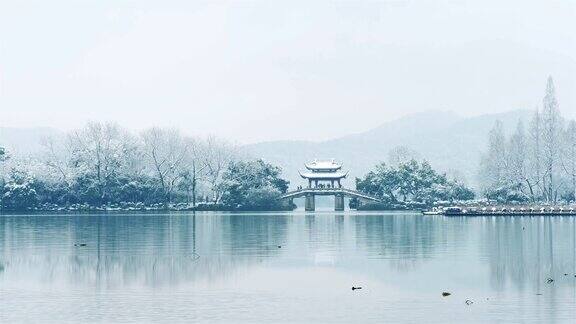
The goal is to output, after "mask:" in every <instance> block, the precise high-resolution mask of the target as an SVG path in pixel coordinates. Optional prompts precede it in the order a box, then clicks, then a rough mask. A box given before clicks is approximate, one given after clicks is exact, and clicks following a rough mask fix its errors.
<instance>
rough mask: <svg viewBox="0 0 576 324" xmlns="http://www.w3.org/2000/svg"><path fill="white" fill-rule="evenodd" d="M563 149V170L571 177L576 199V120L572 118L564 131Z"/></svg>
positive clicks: (575, 199) (573, 197)
mask: <svg viewBox="0 0 576 324" xmlns="http://www.w3.org/2000/svg"><path fill="white" fill-rule="evenodd" d="M562 147H563V148H564V149H563V151H562V159H561V160H562V161H561V162H562V170H564V172H565V173H566V174H567V175H568V177H569V178H570V184H571V189H572V190H571V196H572V197H570V198H571V199H572V200H573V201H576V121H574V120H571V121H570V122H569V123H568V126H567V127H566V130H565V131H564V136H563V145H562Z"/></svg>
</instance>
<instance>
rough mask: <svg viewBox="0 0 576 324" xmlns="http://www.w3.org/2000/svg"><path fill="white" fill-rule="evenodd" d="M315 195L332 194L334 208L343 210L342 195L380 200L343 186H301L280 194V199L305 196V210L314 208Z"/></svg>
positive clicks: (365, 199) (363, 199)
mask: <svg viewBox="0 0 576 324" xmlns="http://www.w3.org/2000/svg"><path fill="white" fill-rule="evenodd" d="M316 196H334V210H336V211H341V210H344V197H345V196H346V197H350V198H358V199H360V201H375V202H381V200H380V199H378V198H376V197H373V196H370V195H367V194H365V193H362V192H359V191H356V190H350V189H345V188H326V187H324V188H312V187H311V188H302V189H298V190H294V191H290V192H287V193H285V194H284V195H282V196H281V197H280V198H281V199H290V200H292V199H294V198H301V197H305V199H306V201H305V204H304V209H305V210H306V211H314V210H315V208H316V206H315V205H316V204H315V197H316Z"/></svg>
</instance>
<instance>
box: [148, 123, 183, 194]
mask: <svg viewBox="0 0 576 324" xmlns="http://www.w3.org/2000/svg"><path fill="white" fill-rule="evenodd" d="M141 138H142V143H143V152H144V157H145V159H146V162H147V165H148V168H149V170H150V173H151V174H152V175H153V176H154V177H155V178H156V179H157V180H158V183H159V184H160V187H161V189H162V193H163V196H164V201H165V203H166V204H169V203H170V202H171V201H172V195H173V193H174V191H175V190H176V189H177V187H178V185H179V181H180V180H181V179H182V178H183V177H184V174H185V172H186V167H185V159H186V156H187V154H188V142H187V141H185V140H184V137H183V136H182V135H181V134H180V132H179V131H177V130H166V129H161V128H156V127H155V128H150V129H147V130H145V131H144V132H142V134H141Z"/></svg>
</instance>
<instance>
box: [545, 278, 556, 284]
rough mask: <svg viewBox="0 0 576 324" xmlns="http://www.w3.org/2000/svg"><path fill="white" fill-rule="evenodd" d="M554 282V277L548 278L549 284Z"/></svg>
mask: <svg viewBox="0 0 576 324" xmlns="http://www.w3.org/2000/svg"><path fill="white" fill-rule="evenodd" d="M553 282H554V279H552V278H548V279H546V283H549V284H551V283H553Z"/></svg>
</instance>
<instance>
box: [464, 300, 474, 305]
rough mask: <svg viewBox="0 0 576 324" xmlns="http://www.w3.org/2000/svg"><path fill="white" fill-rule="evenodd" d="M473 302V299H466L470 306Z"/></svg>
mask: <svg viewBox="0 0 576 324" xmlns="http://www.w3.org/2000/svg"><path fill="white" fill-rule="evenodd" d="M472 304H474V302H473V301H471V300H470V299H466V305H468V306H470V305H472Z"/></svg>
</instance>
